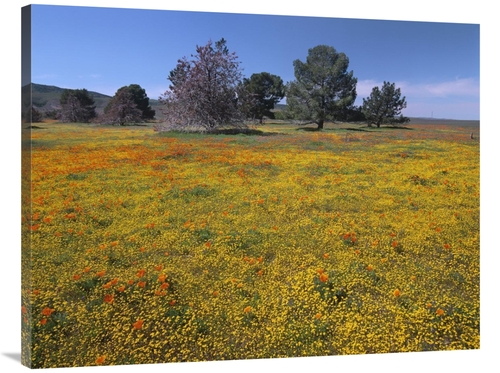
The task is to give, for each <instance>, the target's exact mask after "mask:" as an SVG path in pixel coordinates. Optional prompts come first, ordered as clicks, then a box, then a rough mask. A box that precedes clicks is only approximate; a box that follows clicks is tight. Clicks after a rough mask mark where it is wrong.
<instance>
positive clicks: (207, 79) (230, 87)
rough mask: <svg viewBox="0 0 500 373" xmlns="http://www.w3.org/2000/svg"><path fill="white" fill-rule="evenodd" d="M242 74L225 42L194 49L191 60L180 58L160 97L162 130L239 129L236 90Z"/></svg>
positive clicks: (234, 55)
mask: <svg viewBox="0 0 500 373" xmlns="http://www.w3.org/2000/svg"><path fill="white" fill-rule="evenodd" d="M241 78H242V73H241V68H240V63H239V61H238V57H237V56H236V54H235V53H234V52H229V50H228V48H227V46H226V40H225V39H221V40H219V41H217V42H215V44H214V43H213V42H212V41H211V40H210V41H209V42H208V43H207V44H206V45H204V46H197V47H196V54H195V55H191V59H188V58H187V57H183V58H182V59H180V60H178V62H177V66H176V67H175V69H174V70H172V71H171V72H170V75H169V80H170V81H171V83H172V84H171V85H170V87H169V90H168V91H166V92H165V93H164V94H163V95H162V96H161V97H160V102H161V103H162V104H163V110H162V111H163V113H164V115H165V119H166V126H165V127H157V130H163V129H166V128H169V129H172V128H173V129H181V130H204V131H208V132H210V131H214V130H216V129H218V128H220V127H222V126H239V125H241V124H242V113H241V110H239V104H238V90H239V86H240V83H241Z"/></svg>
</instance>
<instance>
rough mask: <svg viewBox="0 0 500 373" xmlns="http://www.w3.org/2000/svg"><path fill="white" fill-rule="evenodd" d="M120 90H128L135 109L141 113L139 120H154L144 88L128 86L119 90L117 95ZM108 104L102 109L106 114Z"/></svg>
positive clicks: (134, 85) (137, 85)
mask: <svg viewBox="0 0 500 373" xmlns="http://www.w3.org/2000/svg"><path fill="white" fill-rule="evenodd" d="M121 90H128V92H129V93H130V94H131V95H132V100H133V101H134V103H135V104H136V106H137V109H139V110H140V111H141V118H142V119H143V120H152V119H154V118H155V114H156V112H155V110H153V109H151V106H150V105H149V97H148V95H147V94H146V90H145V89H144V88H142V87H141V86H140V85H139V84H130V85H129V86H124V87H121V88H119V89H118V91H117V93H118V92H119V91H121ZM110 103H111V101H110ZM110 103H108V105H107V106H106V108H105V109H104V112H105V113H106V112H107V110H108V106H109V104H110Z"/></svg>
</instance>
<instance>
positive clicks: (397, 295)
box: [392, 289, 401, 297]
mask: <svg viewBox="0 0 500 373" xmlns="http://www.w3.org/2000/svg"><path fill="white" fill-rule="evenodd" d="M392 294H394V296H395V297H399V296H400V295H401V291H400V290H399V289H396V290H394V291H393V292H392Z"/></svg>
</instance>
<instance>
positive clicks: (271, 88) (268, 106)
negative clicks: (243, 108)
mask: <svg viewBox="0 0 500 373" xmlns="http://www.w3.org/2000/svg"><path fill="white" fill-rule="evenodd" d="M243 85H244V88H245V90H246V91H247V93H248V94H249V95H250V97H251V98H252V101H253V104H252V105H251V106H250V107H249V108H248V111H249V112H248V113H247V115H248V116H250V117H252V118H256V119H258V120H259V121H260V123H262V118H263V117H264V116H266V117H268V118H274V114H273V112H272V111H271V110H273V109H274V105H276V104H277V103H278V102H279V101H280V100H282V99H283V97H285V85H284V84H283V80H282V79H281V78H280V77H279V76H277V75H272V74H270V73H267V72H262V73H259V74H252V76H250V79H247V78H245V79H243Z"/></svg>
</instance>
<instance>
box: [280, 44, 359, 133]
mask: <svg viewBox="0 0 500 373" xmlns="http://www.w3.org/2000/svg"><path fill="white" fill-rule="evenodd" d="M293 66H294V71H295V79H296V80H295V81H292V82H290V83H288V85H287V93H286V101H287V110H288V111H289V112H290V114H291V115H292V116H293V117H294V118H295V119H299V120H304V121H308V123H315V124H317V125H318V129H322V128H323V126H324V123H325V121H327V120H331V121H335V120H337V119H338V118H340V117H342V116H343V115H344V113H345V110H346V109H347V108H349V107H351V106H352V105H353V104H354V101H355V100H356V83H357V79H356V78H355V77H354V76H353V72H352V71H350V72H348V71H347V68H348V67H349V59H348V58H347V56H346V55H345V54H344V53H337V51H336V50H335V48H333V47H330V46H326V45H318V46H316V47H314V48H311V49H309V53H308V55H307V59H306V62H302V61H300V60H295V61H294V62H293Z"/></svg>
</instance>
